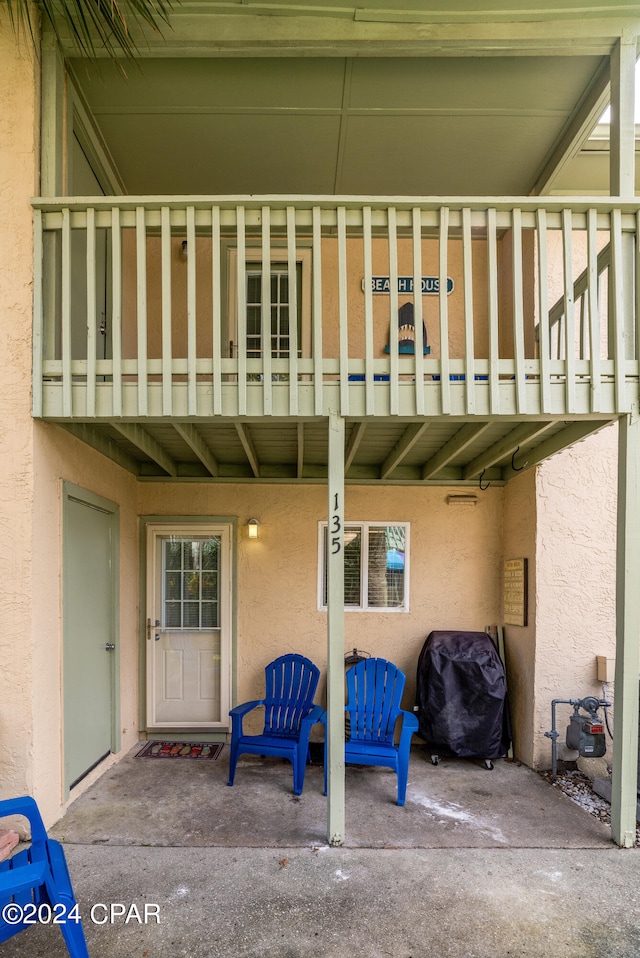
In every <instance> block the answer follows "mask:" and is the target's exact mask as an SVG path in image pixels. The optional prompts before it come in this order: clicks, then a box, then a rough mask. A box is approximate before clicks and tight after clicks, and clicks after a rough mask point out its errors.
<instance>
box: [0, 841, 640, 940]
mask: <svg viewBox="0 0 640 958" xmlns="http://www.w3.org/2000/svg"><path fill="white" fill-rule="evenodd" d="M67 855H68V861H69V867H70V869H71V874H72V876H73V880H74V884H75V887H76V892H77V895H78V898H79V901H80V908H81V911H82V914H83V921H84V926H85V933H86V936H87V942H88V946H89V952H90V954H91V958H181V956H189V958H261V956H267V955H268V956H269V958H351V956H353V955H362V956H365V958H425V956H429V958H431V956H433V958H540V955H549V956H551V958H637V956H638V954H640V931H639V927H640V905H639V903H638V897H637V896H636V888H637V874H638V865H639V864H640V859H639V858H638V852H637V850H634V849H630V850H626V851H621V850H616V849H613V848H609V849H580V850H578V849H551V850H547V849H498V848H489V849H456V848H452V849H424V848H420V849H416V848H412V849H408V848H404V849H393V850H392V849H363V848H355V849H354V848H342V849H333V848H332V849H329V848H326V847H325V848H322V849H318V850H315V851H314V850H313V849H310V848H291V849H285V848H281V849H265V848H249V849H246V848H245V849H241V850H240V849H233V848H135V847H131V846H130V847H126V848H116V847H102V846H100V847H96V846H88V845H83V846H70V847H69V848H68V849H67ZM113 904H116V905H123V906H124V907H125V908H127V909H129V910H130V908H131V905H136V907H137V911H138V913H139V914H140V916H141V920H142V921H143V920H144V918H143V916H144V906H145V904H146V905H147V906H157V908H153V909H152V911H151V915H152V917H151V918H150V919H149V920H148V921H147V923H146V924H144V923H141V922H140V921H138V920H137V919H135V918H131V917H130V918H129V920H128V921H126V920H125V918H126V915H121V914H116V916H115V917H114V918H113V920H112V919H111V917H110V914H111V912H110V908H111V905H113ZM92 914H93V920H92V919H91V915H92ZM156 914H157V915H159V923H156V918H155V915H156ZM2 955H3V958H65V956H66V951H65V949H64V946H63V944H62V937H61V935H60V932H59V929H57V928H54V927H51V926H37V927H34V928H32V929H29V930H28V931H27V932H24V933H22V934H20V935H19V936H18V937H17V938H16V939H14V940H13V941H12V942H8V943H7V944H5V945H3V946H2Z"/></svg>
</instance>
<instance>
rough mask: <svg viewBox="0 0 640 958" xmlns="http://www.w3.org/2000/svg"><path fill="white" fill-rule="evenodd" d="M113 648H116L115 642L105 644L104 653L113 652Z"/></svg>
mask: <svg viewBox="0 0 640 958" xmlns="http://www.w3.org/2000/svg"><path fill="white" fill-rule="evenodd" d="M115 647H116V644H115V642H107V644H106V645H105V651H107V652H113V650H114V649H115Z"/></svg>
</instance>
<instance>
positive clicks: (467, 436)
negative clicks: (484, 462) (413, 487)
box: [422, 420, 491, 479]
mask: <svg viewBox="0 0 640 958" xmlns="http://www.w3.org/2000/svg"><path fill="white" fill-rule="evenodd" d="M490 425H491V423H490V422H487V421H486V420H480V421H479V422H468V423H466V424H465V425H464V426H463V427H462V429H459V430H458V431H457V433H455V435H453V436H452V437H451V439H449V441H448V442H445V444H444V446H442V447H441V448H440V449H439V450H438V452H437V453H436V454H435V456H432V457H431V459H429V460H428V461H427V462H425V464H424V465H423V467H422V478H423V479H431V477H432V476H435V474H436V473H437V472H440V470H441V469H444V467H445V466H447V465H448V464H449V463H450V462H451V460H452V459H455V457H456V456H457V455H459V454H460V453H462V452H464V450H465V449H466V448H467V446H470V445H471V443H472V442H473V441H474V440H475V439H477V438H478V436H481V435H482V433H483V432H485V431H486V430H487V429H488V428H489V426H490Z"/></svg>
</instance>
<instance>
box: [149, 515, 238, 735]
mask: <svg viewBox="0 0 640 958" xmlns="http://www.w3.org/2000/svg"><path fill="white" fill-rule="evenodd" d="M147 563H148V568H147V582H148V596H147V640H146V643H145V644H146V648H147V727H148V728H149V729H154V728H155V729H169V728H171V729H174V730H179V729H195V728H200V729H216V728H219V729H221V730H223V729H227V728H228V725H229V716H228V713H229V708H230V707H231V706H230V698H231V695H230V690H231V527H230V526H222V525H218V526H214V525H204V524H193V525H191V526H189V525H149V526H148V530H147Z"/></svg>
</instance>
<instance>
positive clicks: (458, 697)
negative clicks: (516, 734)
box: [416, 632, 511, 768]
mask: <svg viewBox="0 0 640 958" xmlns="http://www.w3.org/2000/svg"><path fill="white" fill-rule="evenodd" d="M416 705H417V713H418V722H419V728H418V734H419V735H420V737H421V738H423V739H424V740H425V742H427V744H428V745H429V747H430V749H431V760H432V762H433V763H434V765H437V764H438V761H439V756H440V755H455V756H458V757H459V758H480V759H484V760H485V764H486V765H487V767H488V768H492V767H493V765H492V763H491V759H494V758H500V757H502V756H503V755H506V753H507V751H508V749H509V746H510V744H511V730H510V723H509V711H508V706H507V681H506V676H505V672H504V667H503V665H502V662H501V660H500V656H499V654H498V650H497V649H496V647H495V645H494V643H493V641H492V639H491V637H490V636H489V635H487V633H486V632H431V633H430V634H429V636H428V637H427V640H426V641H425V643H424V645H423V647H422V651H421V653H420V658H419V659H418V673H417V683H416Z"/></svg>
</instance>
